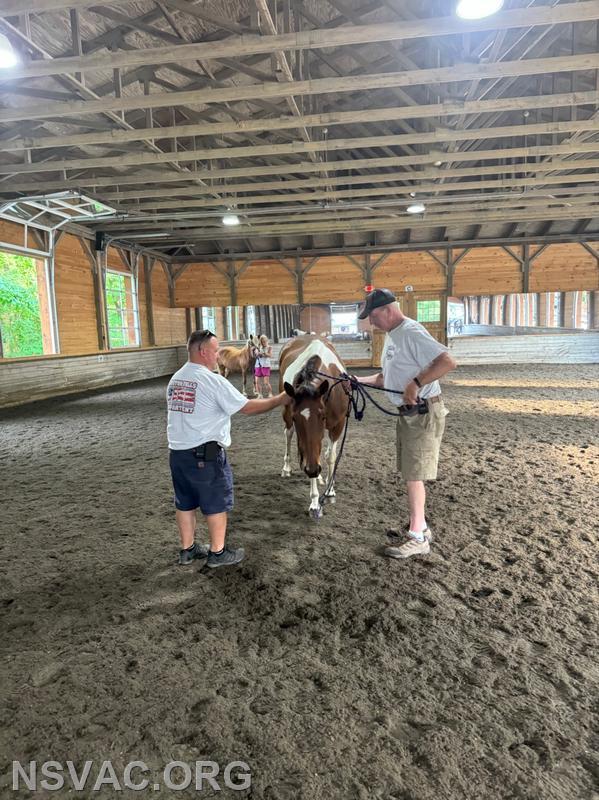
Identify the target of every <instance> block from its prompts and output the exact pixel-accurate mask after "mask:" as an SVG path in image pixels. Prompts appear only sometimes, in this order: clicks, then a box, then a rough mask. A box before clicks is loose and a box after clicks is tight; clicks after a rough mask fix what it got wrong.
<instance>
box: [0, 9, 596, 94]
mask: <svg viewBox="0 0 599 800" xmlns="http://www.w3.org/2000/svg"><path fill="white" fill-rule="evenodd" d="M11 2H14V0H4V3H3V9H2V14H3V16H9V15H10V13H7V11H6V6H7V4H8V5H9V7H10V4H11ZM27 5H28V4H27V3H26V6H27ZM92 5H93V4H92ZM63 7H65V8H67V7H68V8H73V7H78V6H77V5H76V4H75V5H74V4H73V2H72V1H71V2H70V3H68V4H65V5H64V6H63ZM11 13H14V12H11ZM17 13H19V14H22V13H23V8H22V7H21V8H20V9H19V11H18V12H17ZM596 19H599V0H582V2H572V3H561V4H559V5H557V6H538V7H534V6H533V7H529V8H517V9H514V10H508V11H502V12H499V13H498V14H494V15H493V16H491V17H486V18H483V19H478V20H464V19H461V18H459V17H457V16H454V15H452V16H446V17H434V18H429V19H416V20H411V21H404V22H401V23H389V22H386V23H378V24H373V25H357V26H353V27H350V26H343V27H339V28H333V29H331V28H321V29H318V30H306V31H295V32H292V33H284V34H276V35H273V36H252V35H247V36H240V37H228V38H226V39H223V40H221V41H216V42H209V43H208V42H200V43H198V44H184V45H178V46H176V47H168V46H167V47H156V48H144V49H141V50H131V51H125V52H118V53H110V54H109V55H106V54H99V55H88V56H83V57H78V56H72V57H66V58H56V59H53V60H52V62H50V63H45V62H30V63H27V64H23V65H22V66H20V67H17V68H14V69H12V70H11V71H10V72H9V73H7V77H10V78H11V79H20V78H35V77H41V76H44V75H59V74H62V75H68V74H72V73H74V72H85V71H88V70H93V69H114V68H116V67H121V68H122V67H132V66H139V65H140V64H153V65H158V64H169V63H179V64H180V63H182V62H183V61H196V60H198V59H199V60H206V59H218V58H221V57H224V58H229V57H233V58H238V57H244V56H249V55H254V54H257V53H275V52H276V51H280V50H283V51H286V50H296V51H297V50H306V49H314V48H330V47H341V46H345V45H356V44H369V43H372V42H393V41H406V40H410V39H422V38H426V37H431V36H447V35H449V34H466V33H469V32H470V33H472V32H476V31H485V30H495V31H498V30H506V29H510V28H522V27H535V26H537V25H559V24H564V23H573V22H593V21H595V20H596ZM135 21H136V22H138V23H139V20H135ZM132 22H133V21H132ZM492 77H496V76H492ZM478 79H481V78H480V77H479V76H478V75H473V77H472V78H469V79H468V80H478Z"/></svg>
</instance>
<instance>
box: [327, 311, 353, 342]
mask: <svg viewBox="0 0 599 800" xmlns="http://www.w3.org/2000/svg"><path fill="white" fill-rule="evenodd" d="M331 333H332V334H333V336H343V335H345V336H348V335H352V334H356V333H358V307H357V306H356V305H349V306H341V305H339V306H331Z"/></svg>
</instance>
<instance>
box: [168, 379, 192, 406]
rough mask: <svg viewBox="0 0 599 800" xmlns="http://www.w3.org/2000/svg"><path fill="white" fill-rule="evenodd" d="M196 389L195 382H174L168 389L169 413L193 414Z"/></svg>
mask: <svg viewBox="0 0 599 800" xmlns="http://www.w3.org/2000/svg"><path fill="white" fill-rule="evenodd" d="M196 387H197V383H196V382H195V381H173V382H172V383H171V385H170V386H169V389H168V409H169V411H181V412H182V413H183V414H193V410H194V408H195V404H196Z"/></svg>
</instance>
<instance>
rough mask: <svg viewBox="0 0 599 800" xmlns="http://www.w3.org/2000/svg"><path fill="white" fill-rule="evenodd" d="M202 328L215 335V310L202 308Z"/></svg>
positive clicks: (206, 307) (207, 307) (208, 307)
mask: <svg viewBox="0 0 599 800" xmlns="http://www.w3.org/2000/svg"><path fill="white" fill-rule="evenodd" d="M202 328H203V329H204V330H205V331H212V333H216V308H213V307H210V306H202Z"/></svg>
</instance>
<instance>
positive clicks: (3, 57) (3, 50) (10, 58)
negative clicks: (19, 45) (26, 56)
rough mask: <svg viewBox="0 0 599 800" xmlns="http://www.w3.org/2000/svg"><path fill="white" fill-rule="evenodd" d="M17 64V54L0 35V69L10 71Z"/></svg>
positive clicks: (2, 35)
mask: <svg viewBox="0 0 599 800" xmlns="http://www.w3.org/2000/svg"><path fill="white" fill-rule="evenodd" d="M18 63H19V59H18V58H17V54H16V53H15V51H14V50H13V47H12V45H11V43H10V42H9V41H8V39H7V38H6V36H5V35H4V34H3V33H0V69H10V68H11V67H16V66H17V64H18Z"/></svg>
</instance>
